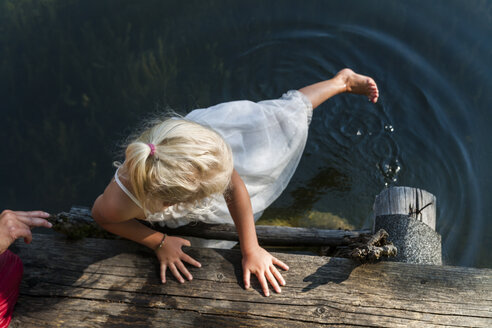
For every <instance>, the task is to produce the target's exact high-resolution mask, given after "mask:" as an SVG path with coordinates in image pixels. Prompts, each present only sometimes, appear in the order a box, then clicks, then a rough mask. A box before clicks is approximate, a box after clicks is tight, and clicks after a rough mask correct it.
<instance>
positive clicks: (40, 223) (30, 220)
mask: <svg viewBox="0 0 492 328" xmlns="http://www.w3.org/2000/svg"><path fill="white" fill-rule="evenodd" d="M17 218H18V220H19V221H21V222H22V223H24V224H26V225H28V226H29V227H46V228H51V226H52V225H51V223H49V222H48V221H46V220H45V219H41V218H38V217H29V216H23V215H18V216H17Z"/></svg>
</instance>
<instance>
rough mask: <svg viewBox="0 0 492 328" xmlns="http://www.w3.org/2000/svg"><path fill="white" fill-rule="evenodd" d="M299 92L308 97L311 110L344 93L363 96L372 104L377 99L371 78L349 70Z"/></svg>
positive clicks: (375, 86) (344, 70) (377, 91)
mask: <svg viewBox="0 0 492 328" xmlns="http://www.w3.org/2000/svg"><path fill="white" fill-rule="evenodd" d="M299 91H300V92H302V93H303V94H304V95H306V97H308V99H309V100H310V101H311V103H312V104H313V108H316V107H318V106H319V105H321V104H322V103H323V102H325V101H326V100H328V99H330V98H331V97H333V96H336V95H338V94H340V93H344V92H349V93H354V94H360V95H364V96H366V97H367V98H368V99H369V101H371V102H373V103H376V102H377V101H378V97H379V90H378V87H377V85H376V82H374V80H373V79H372V78H370V77H368V76H364V75H360V74H357V73H355V72H354V71H352V70H351V69H349V68H345V69H343V70H341V71H340V72H338V73H337V74H336V75H335V76H334V77H333V78H332V79H330V80H326V81H322V82H318V83H315V84H312V85H309V86H307V87H304V88H302V89H299Z"/></svg>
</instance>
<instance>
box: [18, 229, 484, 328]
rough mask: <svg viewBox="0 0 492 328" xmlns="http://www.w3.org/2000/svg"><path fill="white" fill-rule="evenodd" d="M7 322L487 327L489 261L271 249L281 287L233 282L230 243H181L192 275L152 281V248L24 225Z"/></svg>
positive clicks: (236, 262)
mask: <svg viewBox="0 0 492 328" xmlns="http://www.w3.org/2000/svg"><path fill="white" fill-rule="evenodd" d="M14 251H15V252H16V253H17V254H18V255H19V256H20V257H21V258H22V260H23V261H24V279H23V282H22V284H21V291H20V297H19V300H18V303H17V306H16V308H15V312H14V316H13V321H12V323H11V327H13V328H17V327H22V328H29V327H59V326H60V327H167V326H169V327H293V328H297V327H326V326H342V327H355V326H364V327H381V326H384V327H441V326H442V327H449V326H453V327H490V326H491V324H492V311H491V309H492V297H491V296H492V270H490V269H473V268H460V267H449V266H432V265H426V266H419V265H415V264H406V263H393V262H379V263H377V264H371V265H367V264H366V265H358V264H357V263H355V262H353V261H350V260H347V259H340V258H338V259H335V258H328V257H317V256H306V255H302V256H301V255H292V254H282V253H275V254H274V256H276V257H278V258H279V259H281V260H282V261H285V262H286V263H287V264H289V266H290V270H289V271H287V272H284V273H283V275H284V278H285V279H286V281H287V285H286V286H284V287H283V288H282V293H281V294H275V293H273V294H272V295H271V296H270V297H264V296H262V293H261V288H260V286H259V284H258V282H257V280H256V279H255V278H252V279H253V280H252V289H250V290H244V289H243V288H242V286H243V284H242V270H241V255H240V252H239V251H237V250H214V249H198V248H190V249H187V250H186V252H187V253H188V254H189V255H191V256H192V257H194V258H196V259H197V260H199V261H200V262H201V263H202V268H200V269H198V268H194V267H189V270H190V272H191V273H192V274H193V277H194V279H193V280H192V281H190V282H186V283H184V284H180V283H178V282H177V281H176V280H175V279H173V278H169V279H168V282H167V283H166V284H164V285H163V284H161V283H160V279H159V275H158V263H157V260H156V258H155V255H154V254H153V253H152V252H151V251H149V250H147V249H146V248H144V247H141V246H140V245H138V244H135V243H132V242H128V241H124V240H102V239H91V238H86V239H83V240H79V241H74V242H67V241H66V239H65V238H64V237H60V236H59V235H58V234H56V235H41V234H36V233H34V238H33V242H32V244H30V245H25V244H24V243H22V242H21V241H18V242H17V243H16V244H15V247H14Z"/></svg>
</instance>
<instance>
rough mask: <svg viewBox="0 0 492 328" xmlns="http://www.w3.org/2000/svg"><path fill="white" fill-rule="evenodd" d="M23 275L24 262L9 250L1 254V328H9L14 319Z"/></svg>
mask: <svg viewBox="0 0 492 328" xmlns="http://www.w3.org/2000/svg"><path fill="white" fill-rule="evenodd" d="M22 273H23V267H22V261H21V259H20V258H19V257H18V256H17V255H15V254H14V253H12V252H11V251H9V250H6V251H5V252H3V253H2V254H0V328H4V327H8V325H9V323H10V320H11V319H12V312H13V311H14V306H15V302H17V298H18V297H19V285H20V282H21V279H22Z"/></svg>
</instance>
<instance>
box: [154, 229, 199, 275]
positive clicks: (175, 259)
mask: <svg viewBox="0 0 492 328" xmlns="http://www.w3.org/2000/svg"><path fill="white" fill-rule="evenodd" d="M183 246H188V247H189V246H191V243H190V241H189V240H186V239H183V238H179V237H173V236H166V239H165V240H164V243H163V244H162V247H161V248H159V249H157V250H156V251H155V253H156V255H157V258H158V259H159V262H160V264H161V281H162V283H163V284H165V283H166V270H167V269H169V270H170V271H171V272H172V274H173V275H174V277H176V279H177V280H178V281H179V282H180V283H184V279H183V277H182V276H181V274H180V272H181V273H182V274H183V275H184V276H185V277H186V279H188V280H191V279H193V276H192V275H191V273H190V272H189V271H188V269H186V267H185V265H184V264H183V262H182V261H185V262H187V263H189V264H191V265H194V266H196V267H197V268H200V267H201V266H202V265H201V264H200V263H199V262H198V261H196V260H195V259H193V258H192V257H191V256H189V255H187V254H186V253H185V252H183V251H182V250H181V247H183Z"/></svg>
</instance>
